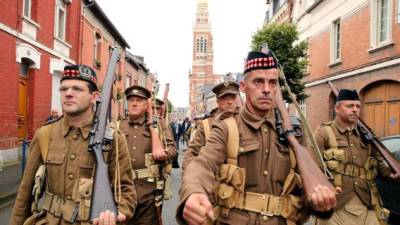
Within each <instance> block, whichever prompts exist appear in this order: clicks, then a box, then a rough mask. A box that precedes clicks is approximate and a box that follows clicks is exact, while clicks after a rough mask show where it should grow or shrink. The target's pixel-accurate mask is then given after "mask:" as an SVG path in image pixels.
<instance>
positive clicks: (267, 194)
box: [177, 52, 336, 225]
mask: <svg viewBox="0 0 400 225" xmlns="http://www.w3.org/2000/svg"><path fill="white" fill-rule="evenodd" d="M276 67H277V62H276V60H275V58H273V57H272V55H271V54H268V55H267V54H264V53H262V52H250V53H249V55H248V57H247V62H246V66H245V71H244V76H245V77H244V80H243V81H241V82H240V90H241V91H243V92H244V93H245V94H246V103H245V105H244V106H243V107H242V108H241V110H240V112H238V113H222V114H220V116H219V120H220V121H216V122H214V123H213V126H212V130H211V135H210V137H209V139H208V140H207V142H206V145H205V147H204V148H203V149H202V150H201V151H200V154H199V156H198V157H195V158H194V159H193V160H192V161H191V162H190V163H189V164H188V165H187V168H186V169H185V173H184V176H183V178H182V179H183V182H182V187H181V202H180V205H179V206H178V209H177V220H178V222H179V223H180V224H190V225H199V224H203V223H204V222H206V221H207V220H209V219H211V218H212V219H215V218H216V222H217V224H237V225H239V224H240V225H242V224H246V225H255V224H257V225H258V224H260V225H266V224H268V225H281V224H282V225H283V224H289V225H293V224H296V223H297V224H299V223H300V222H301V221H302V219H304V217H305V211H306V209H305V207H304V202H303V201H302V199H301V197H300V196H299V195H301V194H300V193H301V188H300V187H301V179H300V176H299V175H298V174H297V173H296V160H295V157H294V153H293V152H292V151H291V150H290V149H288V148H286V147H285V146H283V145H281V144H280V143H279V142H278V141H277V134H276V131H275V117H274V111H273V107H274V100H275V95H276V93H277V91H278V88H279V85H278V71H277V69H276ZM229 114H231V115H232V114H233V115H232V116H230V115H229ZM226 117H228V118H226ZM225 118H226V119H225ZM217 174H218V175H217ZM215 176H218V179H219V181H220V184H219V185H218V187H217V189H216V190H215V187H214V185H213V184H214V180H215ZM212 193H215V195H216V199H217V207H216V208H215V210H213V207H212V205H211V204H210V201H209V199H208V197H207V196H208V195H210V194H212ZM312 195H313V197H312V199H311V204H312V207H313V208H314V209H315V210H318V211H329V210H331V209H332V208H333V207H334V206H335V203H336V201H335V195H334V192H333V191H331V190H330V189H329V188H328V187H323V186H320V187H318V188H316V189H315V190H313V194H312ZM218 214H219V215H218Z"/></svg>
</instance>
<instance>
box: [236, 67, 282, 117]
mask: <svg viewBox="0 0 400 225" xmlns="http://www.w3.org/2000/svg"><path fill="white" fill-rule="evenodd" d="M278 86H279V84H278V70H276V69H268V70H264V69H261V70H253V71H250V72H249V73H248V74H247V75H246V77H245V79H244V80H243V81H241V82H240V90H241V91H242V92H244V93H245V94H246V105H247V107H248V109H249V110H251V111H254V112H255V113H257V114H258V115H261V116H264V115H265V114H266V113H267V112H268V111H269V110H271V109H272V108H273V107H274V99H275V95H276V91H277V90H278Z"/></svg>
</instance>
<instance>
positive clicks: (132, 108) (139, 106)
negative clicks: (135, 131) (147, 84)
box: [128, 96, 147, 118]
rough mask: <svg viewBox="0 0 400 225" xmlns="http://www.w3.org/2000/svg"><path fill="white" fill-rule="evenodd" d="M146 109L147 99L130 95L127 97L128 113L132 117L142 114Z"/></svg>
mask: <svg viewBox="0 0 400 225" xmlns="http://www.w3.org/2000/svg"><path fill="white" fill-rule="evenodd" d="M146 109H147V99H144V98H141V97H137V96H131V97H129V98H128V113H129V116H131V117H133V118H138V117H141V116H143V115H144V112H145V111H146Z"/></svg>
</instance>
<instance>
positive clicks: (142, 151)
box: [120, 85, 176, 225]
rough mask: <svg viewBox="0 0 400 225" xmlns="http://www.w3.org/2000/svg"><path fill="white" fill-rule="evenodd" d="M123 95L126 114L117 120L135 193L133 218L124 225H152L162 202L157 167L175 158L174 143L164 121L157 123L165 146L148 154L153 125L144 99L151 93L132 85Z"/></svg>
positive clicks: (159, 168)
mask: <svg viewBox="0 0 400 225" xmlns="http://www.w3.org/2000/svg"><path fill="white" fill-rule="evenodd" d="M125 96H126V99H127V101H128V115H129V116H128V118H127V119H125V120H122V121H121V122H120V128H121V131H122V132H123V133H124V134H125V135H126V139H127V141H128V149H129V152H130V159H131V161H132V168H133V174H134V183H135V186H136V191H137V195H138V205H137V207H136V210H135V212H134V217H133V219H131V220H129V221H128V222H127V224H135V225H142V224H143V225H145V224H148V225H156V224H157V219H158V217H160V216H161V215H159V213H157V210H159V212H161V210H160V209H161V205H160V201H162V199H160V196H159V194H158V193H159V192H160V191H161V192H162V191H163V189H164V182H165V181H164V179H163V174H162V173H163V171H162V169H161V167H163V166H162V165H165V164H166V163H167V162H170V161H171V160H172V159H173V158H174V157H176V148H175V142H174V140H173V137H172V136H171V133H170V132H169V128H168V126H167V125H166V124H165V122H162V123H160V133H162V134H163V135H164V138H163V139H164V140H163V141H162V142H163V143H164V147H165V149H164V151H163V152H162V153H161V154H157V155H152V139H151V134H150V130H149V126H152V125H153V124H152V122H153V121H152V119H151V118H146V109H147V107H148V98H150V97H151V93H150V91H148V90H147V89H146V88H144V87H141V86H137V85H134V86H131V87H129V88H127V89H126V90H125ZM155 198H157V199H155ZM161 198H162V196H161ZM156 204H157V205H156ZM157 208H158V209H157Z"/></svg>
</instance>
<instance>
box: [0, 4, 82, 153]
mask: <svg viewBox="0 0 400 225" xmlns="http://www.w3.org/2000/svg"><path fill="white" fill-rule="evenodd" d="M80 7H81V2H80V1H71V0H52V1H46V4H42V2H41V1H39V0H17V1H1V2H0V8H1V9H3V10H2V13H1V14H0V43H1V44H0V49H1V52H2V53H1V54H0V80H1V82H0V95H1V96H2V98H0V123H1V124H2V128H1V129H0V149H6V150H7V149H8V150H14V149H17V147H18V145H19V144H20V141H21V140H22V139H26V138H30V137H31V136H32V134H33V132H34V131H35V129H36V128H37V127H39V126H40V125H41V124H42V123H43V122H44V121H45V119H46V118H47V117H48V116H49V114H50V111H51V108H57V109H60V106H59V97H58V99H57V96H55V94H54V93H56V94H58V86H57V87H55V86H54V85H53V84H55V83H57V82H59V77H58V74H59V72H60V71H62V70H63V68H64V66H65V65H66V64H69V63H75V62H76V61H77V59H78V49H77V46H78V42H79V36H78V35H76V34H78V33H79V14H80ZM58 96H59V95H58Z"/></svg>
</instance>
